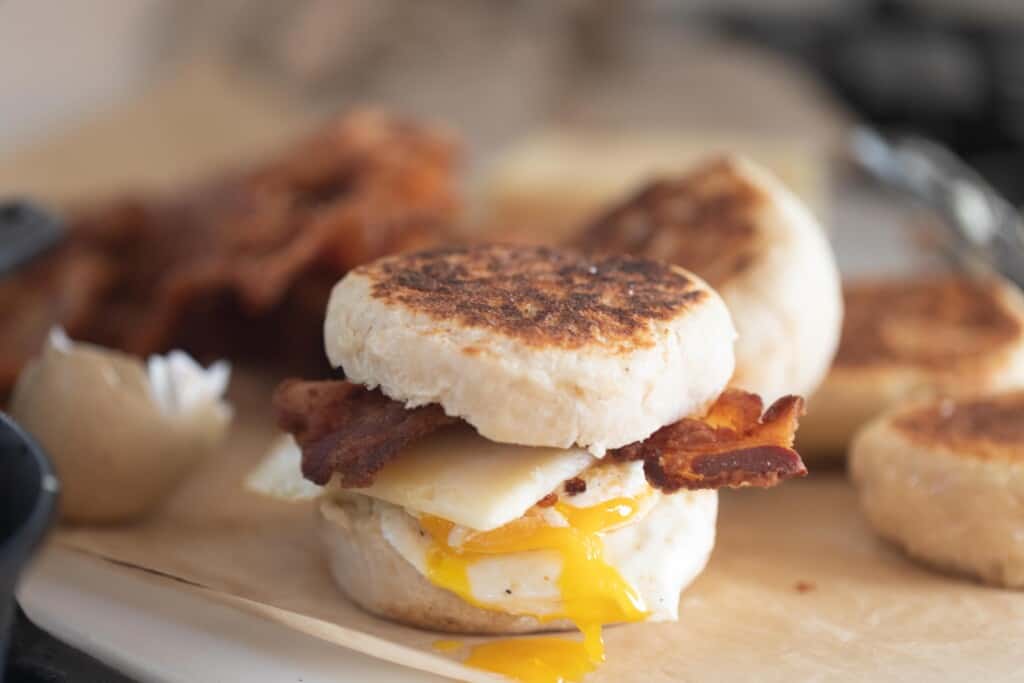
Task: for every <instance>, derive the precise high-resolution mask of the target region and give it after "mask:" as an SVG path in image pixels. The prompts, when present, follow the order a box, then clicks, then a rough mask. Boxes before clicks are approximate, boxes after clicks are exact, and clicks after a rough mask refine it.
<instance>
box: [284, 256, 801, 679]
mask: <svg viewBox="0 0 1024 683" xmlns="http://www.w3.org/2000/svg"><path fill="white" fill-rule="evenodd" d="M734 338H735V330H734V328H733V324H732V322H731V319H730V316H729V313H728V310H727V309H726V306H725V304H724V303H723V302H722V299H721V298H720V297H719V296H718V295H717V294H716V293H715V292H714V290H712V289H711V288H710V287H709V286H708V285H707V284H706V283H705V282H703V281H702V280H700V279H699V278H697V277H696V276H694V275H692V274H690V273H689V272H687V271H685V270H683V269H682V268H679V267H677V266H672V265H667V264H663V263H660V262H657V261H652V260H647V259H644V258H640V257H635V256H628V255H609V254H596V253H595V254H590V253H585V252H578V251H574V250H569V249H557V248H549V247H513V246H502V245H478V246H468V247H452V248H443V249H435V250H431V251H423V252H416V253H408V254H404V255H399V256H393V257H388V258H384V259H382V260H379V261H376V262H374V263H371V264H368V265H365V266H361V267H359V268H356V269H355V270H353V271H351V272H350V273H349V274H348V275H346V277H345V278H344V279H342V280H341V281H340V282H339V283H338V284H337V285H336V286H335V288H334V290H333V292H332V294H331V298H330V302H329V304H328V308H327V315H326V321H325V325H324V340H325V346H326V351H327V355H328V357H329V359H330V361H331V363H332V365H334V366H335V367H337V368H340V369H341V370H342V371H343V372H344V374H345V377H346V379H345V380H333V381H318V382H310V381H302V380H288V381H286V382H284V383H283V384H282V385H281V386H280V387H279V388H278V390H277V392H276V394H275V397H274V402H275V409H276V412H277V415H278V422H279V424H280V426H281V427H282V428H283V429H284V430H285V431H287V432H290V433H291V434H292V435H294V438H295V440H296V441H297V443H298V445H299V447H300V448H301V450H302V461H301V462H302V465H301V467H302V473H303V475H304V476H305V477H306V479H308V480H310V481H311V482H313V483H315V484H318V485H322V486H324V489H323V493H322V495H321V498H320V499H319V501H318V515H319V522H320V524H319V526H320V530H321V535H322V539H323V543H324V546H325V548H326V552H327V557H328V561H329V565H330V568H331V572H332V574H333V576H334V579H335V580H336V582H337V584H338V585H339V586H340V588H341V590H342V591H343V592H344V593H345V594H346V595H347V596H348V597H349V598H350V599H351V600H353V601H354V602H355V603H357V604H359V605H360V606H362V607H363V608H365V609H366V610H368V611H370V612H372V613H375V614H378V615H381V616H384V617H387V618H389V619H393V620H396V621H399V622H403V623H406V624H410V625H414V626H418V627H423V628H427V629H433V630H439V631H446V632H459V633H469V634H525V633H532V632H537V631H549V630H565V629H579V631H581V632H582V634H583V638H582V640H581V641H577V640H573V639H566V638H530V639H525V640H524V639H513V640H501V641H497V642H490V643H485V644H483V645H479V646H477V647H476V648H474V649H473V650H472V652H471V653H470V654H469V656H468V659H467V660H466V663H467V665H470V666H476V667H479V668H483V669H487V670H491V671H497V672H500V673H505V674H507V675H511V676H513V677H516V678H519V679H521V680H561V678H564V679H566V680H578V677H579V676H581V675H583V673H585V672H586V671H588V670H590V669H592V668H593V667H594V666H595V665H596V664H597V663H598V662H600V661H601V660H602V658H603V640H602V636H601V628H602V626H604V625H608V624H613V623H622V622H636V621H642V620H654V621H658V620H675V619H676V618H677V616H678V613H677V610H678V602H679V595H680V592H681V591H682V590H683V588H685V587H686V586H687V585H688V584H689V583H690V582H691V581H693V579H694V578H695V577H696V576H697V575H698V574H699V573H700V572H701V570H702V569H703V567H704V565H705V563H706V562H707V559H708V556H709V554H710V552H711V549H712V546H713V544H714V537H715V518H716V512H717V493H716V489H718V488H721V487H744V486H761V487H766V486H772V485H775V484H777V483H779V482H780V481H782V480H784V479H788V478H791V477H797V476H802V475H804V474H805V473H806V470H805V468H804V465H803V463H802V461H801V459H800V457H799V455H797V453H796V452H795V451H794V450H792V448H791V445H792V441H793V435H794V431H795V429H796V424H797V419H798V417H799V415H800V413H801V410H802V399H800V398H799V397H796V396H786V397H783V398H780V399H779V400H778V401H776V402H775V403H774V404H773V405H771V407H769V408H768V409H767V411H764V410H763V406H762V403H761V400H760V399H759V398H758V397H757V396H755V395H752V394H749V393H746V392H743V391H740V390H736V389H727V388H726V387H727V384H728V382H729V380H730V378H731V377H732V375H733V369H734V367H733V366H734V358H733V350H732V349H733V341H734ZM552 675H557V676H559V677H561V678H550V676H552ZM543 676H549V678H543Z"/></svg>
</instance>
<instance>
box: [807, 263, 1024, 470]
mask: <svg viewBox="0 0 1024 683" xmlns="http://www.w3.org/2000/svg"><path fill="white" fill-rule="evenodd" d="M843 296H844V299H845V308H846V317H845V321H844V323H843V333H842V338H841V341H840V344H839V351H838V353H837V354H836V358H835V362H834V364H833V366H832V369H831V371H830V372H829V374H828V376H827V378H826V379H825V382H824V383H823V384H822V386H821V388H820V389H819V390H818V392H817V393H816V394H815V395H814V397H813V398H812V400H811V403H810V406H809V411H808V415H807V418H806V419H805V420H804V421H803V424H802V428H801V430H800V451H801V453H803V454H804V455H807V456H809V457H810V456H814V457H842V456H843V454H844V452H845V449H846V447H847V445H848V444H849V442H850V439H851V438H852V437H853V435H854V433H855V432H856V431H857V429H858V428H860V427H861V426H862V425H864V424H865V423H866V422H868V421H869V420H870V419H871V418H873V417H875V416H877V415H878V414H880V413H882V412H883V411H885V410H886V409H887V408H890V407H892V406H894V405H897V404H899V403H901V402H903V401H906V400H907V399H911V398H921V397H927V396H964V395H970V394H977V393H985V392H992V391H999V390H1002V389H1010V388H1015V387H1021V386H1024V297H1022V296H1021V293H1020V290H1019V289H1018V288H1017V287H1016V286H1015V285H1013V284H1011V283H1009V282H1007V281H1006V280H1004V279H1002V278H1001V277H999V276H997V275H994V274H993V275H988V276H985V277H977V278H975V277H968V276H967V275H927V276H918V277H915V278H891V279H875V280H862V281H859V282H851V283H848V284H847V285H846V286H845V287H844V291H843Z"/></svg>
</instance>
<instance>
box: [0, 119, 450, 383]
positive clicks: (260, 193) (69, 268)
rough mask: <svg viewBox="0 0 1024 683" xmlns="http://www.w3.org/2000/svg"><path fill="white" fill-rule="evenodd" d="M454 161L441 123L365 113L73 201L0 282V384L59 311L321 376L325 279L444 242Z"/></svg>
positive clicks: (78, 329)
mask: <svg viewBox="0 0 1024 683" xmlns="http://www.w3.org/2000/svg"><path fill="white" fill-rule="evenodd" d="M98 161H99V162H100V163H102V160H98ZM455 162H456V150H455V146H454V144H453V143H452V142H451V140H450V139H449V138H448V137H447V136H446V135H444V134H441V133H439V132H437V131H434V130H431V129H428V128H423V127H420V126H416V125H412V124H410V123H408V122H404V121H400V120H395V119H393V118H390V117H388V116H385V115H382V114H380V113H377V112H359V113H356V114H353V115H350V116H347V117H345V118H342V119H340V120H337V121H335V122H333V123H331V124H330V125H328V126H326V127H325V128H324V129H323V130H321V131H319V132H317V133H316V134H315V135H312V136H311V137H310V138H308V139H306V140H304V141H302V142H300V143H299V144H297V145H295V146H293V147H292V148H290V149H289V150H288V151H287V152H285V153H284V154H282V155H281V156H280V157H279V158H277V159H274V160H271V161H270V162H269V163H266V164H263V165H262V166H260V167H258V168H254V169H250V170H247V171H244V172H240V173H235V174H230V175H227V176H221V177H218V178H214V179H211V180H209V181H207V182H205V183H202V184H200V185H198V186H196V187H194V188H192V189H190V190H187V191H184V192H182V193H180V194H177V195H174V196H168V197H125V198H120V199H116V200H111V201H107V202H105V203H101V204H98V205H95V206H92V207H86V208H84V209H83V210H80V211H74V212H72V213H71V215H70V216H69V223H70V225H69V236H68V237H67V239H65V240H64V242H63V243H62V244H61V245H60V246H59V247H58V248H56V249H54V250H52V251H51V252H49V253H47V254H46V255H45V256H44V257H41V258H39V259H37V260H36V261H34V262H32V263H31V264H29V265H28V266H26V267H23V268H22V269H21V270H19V271H18V272H17V273H16V274H15V275H14V276H12V277H7V278H5V279H4V280H2V281H0V396H2V395H3V394H5V393H6V392H7V391H8V390H9V389H10V387H11V385H12V383H13V381H14V379H15V378H16V376H17V373H18V372H19V370H20V368H21V366H22V365H23V364H24V362H25V361H26V360H27V359H28V358H30V357H31V356H32V355H34V354H35V353H36V352H37V351H38V349H39V347H40V345H41V343H42V340H43V339H44V338H45V336H46V333H47V331H48V330H49V328H50V327H51V326H52V325H55V324H60V325H63V326H64V327H65V328H66V330H67V331H68V333H69V334H70V335H71V337H72V338H75V339H82V340H86V341H92V342H95V343H99V344H103V345H105V346H110V347H114V348H119V349H123V350H126V351H129V352H131V353H135V354H148V353H152V352H157V351H163V350H166V349H169V348H174V347H180V348H185V349H187V350H189V351H191V352H192V353H194V354H196V355H198V356H199V357H201V358H210V357H213V356H228V357H230V358H233V359H234V358H240V357H241V358H250V359H252V358H255V359H259V360H262V361H272V362H273V363H275V364H278V365H283V366H284V368H285V369H287V370H288V371H290V372H303V373H309V372H320V373H322V372H323V371H325V370H326V369H327V368H326V362H325V360H324V358H323V350H322V339H321V336H320V329H321V325H322V322H323V312H324V308H325V306H326V301H327V297H328V294H329V292H330V288H331V286H332V285H333V284H334V283H335V282H337V280H338V279H339V278H340V277H341V275H343V274H344V273H345V272H346V271H348V270H349V269H351V268H353V267H354V266H357V265H360V264H362V263H366V262H368V261H371V260H374V259H376V258H378V257H380V256H384V255H386V254H390V253H393V252H396V251H403V250H408V249H416V248H420V247H424V246H428V245H431V244H434V243H436V242H438V241H441V240H442V239H443V238H444V237H445V236H446V235H447V234H448V232H449V226H450V225H451V224H452V222H453V220H454V216H455V213H456V210H457V207H458V202H457V199H456V190H455V184H456V181H455V174H454V170H455V169H454V166H455Z"/></svg>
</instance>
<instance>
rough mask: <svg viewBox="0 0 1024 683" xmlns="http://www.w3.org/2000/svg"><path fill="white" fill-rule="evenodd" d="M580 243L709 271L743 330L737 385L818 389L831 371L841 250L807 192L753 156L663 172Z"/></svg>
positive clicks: (769, 395) (779, 391)
mask: <svg viewBox="0 0 1024 683" xmlns="http://www.w3.org/2000/svg"><path fill="white" fill-rule="evenodd" d="M577 244H579V245H580V246H583V247H586V248H591V249H601V250H605V251H615V252H625V253H630V254H638V255H641V256H646V257H648V258H655V259H660V260H663V261H668V262H670V263H674V264H677V265H680V266H682V267H683V268H686V269H688V270H692V271H693V272H694V273H696V274H697V275H699V276H700V277H702V278H704V279H705V280H707V282H708V283H710V284H711V286H712V287H714V288H715V290H717V291H718V293H719V294H721V296H722V299H724V300H725V304H726V306H728V308H729V312H730V313H731V314H732V319H733V321H734V322H735V323H736V328H737V330H738V332H739V337H738V339H737V340H736V374H735V376H734V377H733V381H732V384H733V385H734V386H737V387H741V388H743V389H748V390H750V391H754V392H757V393H759V394H760V395H761V396H763V397H765V399H766V400H774V399H775V398H776V397H778V396H782V395H784V394H788V393H797V394H804V395H807V394H810V393H811V392H813V391H814V390H815V388H817V386H818V384H819V383H820V382H821V380H822V379H823V378H824V377H825V373H826V372H827V371H828V367H829V364H830V363H831V362H832V357H833V355H834V354H835V350H836V345H837V344H838V342H839V331H840V326H841V323H842V298H841V295H840V285H839V272H838V270H837V269H836V265H835V259H834V257H833V255H832V250H831V248H830V246H829V244H828V239H827V238H826V236H825V233H824V232H823V231H822V229H821V226H820V225H819V224H818V222H817V220H815V218H814V216H812V215H811V213H810V212H809V211H808V210H807V208H806V207H805V206H804V205H803V204H802V203H801V202H800V200H799V199H797V198H796V197H795V196H794V195H793V193H792V192H790V191H789V190H788V189H786V188H785V187H784V186H783V185H782V183H780V182H779V181H778V180H777V179H776V178H774V177H773V176H772V175H771V174H770V173H768V172H767V171H765V170H763V169H761V168H759V167H758V166H756V165H754V164H753V163H751V162H749V161H746V160H744V159H740V158H728V157H726V158H720V159H717V160H714V161H711V162H708V163H705V164H702V165H700V166H698V167H696V168H695V169H693V170H692V171H690V172H689V173H687V174H685V175H681V176H675V177H664V178H661V179H659V180H656V181H654V182H652V183H650V184H649V185H647V186H646V187H644V188H642V189H641V190H640V191H639V192H638V193H637V194H635V195H634V196H632V197H631V198H629V199H628V200H626V201H625V202H623V203H622V204H620V205H618V206H616V207H614V208H612V209H611V210H610V211H608V212H607V213H606V214H605V215H603V216H601V217H600V218H598V219H597V220H596V221H594V222H593V223H591V224H590V226H589V227H588V228H587V229H586V230H585V231H584V232H583V233H582V235H581V236H580V237H579V239H578V241H577Z"/></svg>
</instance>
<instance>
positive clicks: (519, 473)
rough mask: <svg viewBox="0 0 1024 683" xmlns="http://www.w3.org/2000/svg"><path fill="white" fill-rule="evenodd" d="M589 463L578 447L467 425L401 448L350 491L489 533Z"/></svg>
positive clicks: (509, 520) (519, 515)
mask: <svg viewBox="0 0 1024 683" xmlns="http://www.w3.org/2000/svg"><path fill="white" fill-rule="evenodd" d="M594 462H596V459H595V458H594V457H593V456H592V455H590V453H588V452H587V451H585V450H582V449H578V448H570V449H562V448H535V447H530V446H516V445H512V444H501V443H494V442H493V441H488V440H487V439H485V438H483V437H482V436H480V435H479V434H477V433H476V432H475V431H473V429H472V428H469V427H454V428H451V429H445V430H442V431H441V432H438V433H436V434H433V435H431V436H429V437H427V438H425V439H421V440H419V441H417V442H416V443H413V444H412V445H410V446H409V447H407V448H406V449H405V450H404V451H403V452H402V453H401V454H400V455H399V456H398V457H397V458H395V459H394V460H393V461H391V462H389V463H388V465H387V467H385V468H384V469H382V470H381V471H380V472H379V473H378V474H377V478H376V479H375V480H374V482H373V484H372V485H371V486H369V487H368V488H361V489H358V490H357V492H358V493H361V494H363V495H367V496H370V497H372V498H377V499H380V500H383V501H386V502H388V503H392V504H394V505H398V506H400V507H404V508H406V509H408V510H415V511H416V512H418V513H422V514H428V515H433V516H436V517H441V518H443V519H446V520H449V521H451V522H454V523H455V524H458V525H461V526H464V527H468V528H470V529H474V530H477V531H490V530H492V529H497V528H498V527H500V526H503V525H505V524H508V523H509V522H511V521H512V520H514V519H518V518H519V517H522V516H523V514H524V513H525V512H526V511H527V510H529V509H530V508H531V507H533V505H534V504H535V503H536V502H537V501H538V500H540V499H541V498H543V497H544V496H546V495H547V494H549V493H551V492H552V491H554V490H555V489H556V488H558V486H559V485H560V484H561V483H562V482H563V481H565V480H566V479H571V478H573V477H575V476H576V475H578V474H580V473H581V472H583V471H584V470H585V469H586V468H587V467H589V466H590V465H591V464H593V463H594Z"/></svg>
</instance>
